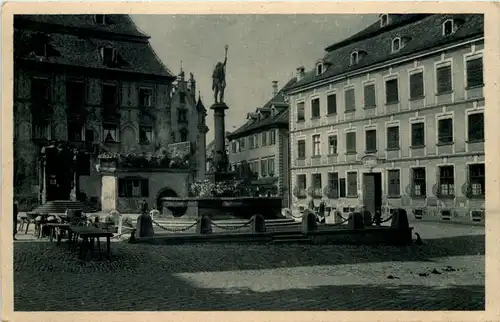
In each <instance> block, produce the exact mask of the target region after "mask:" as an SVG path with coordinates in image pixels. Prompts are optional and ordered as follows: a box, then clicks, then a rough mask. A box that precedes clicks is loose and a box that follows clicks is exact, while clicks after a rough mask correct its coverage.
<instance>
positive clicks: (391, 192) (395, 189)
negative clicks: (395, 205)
mask: <svg viewBox="0 0 500 322" xmlns="http://www.w3.org/2000/svg"><path fill="white" fill-rule="evenodd" d="M400 195H401V189H400V171H399V169H391V170H387V196H388V197H393V198H394V197H399V196H400Z"/></svg>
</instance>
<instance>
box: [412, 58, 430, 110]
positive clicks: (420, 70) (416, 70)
mask: <svg viewBox="0 0 500 322" xmlns="http://www.w3.org/2000/svg"><path fill="white" fill-rule="evenodd" d="M418 73H422V79H423V87H422V88H423V90H424V92H423V96H422V99H423V100H424V104H423V106H426V101H425V99H426V95H425V94H426V90H425V67H424V66H418V67H415V68H412V69H409V70H408V100H409V101H412V100H416V99H415V98H412V97H411V90H410V89H411V80H410V79H411V76H412V75H415V74H418ZM410 108H411V104H410Z"/></svg>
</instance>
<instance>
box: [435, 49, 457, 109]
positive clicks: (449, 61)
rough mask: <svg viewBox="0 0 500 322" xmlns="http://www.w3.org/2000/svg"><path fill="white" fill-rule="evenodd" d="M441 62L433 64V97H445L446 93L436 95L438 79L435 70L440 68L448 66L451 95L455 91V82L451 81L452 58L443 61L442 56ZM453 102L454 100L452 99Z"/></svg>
mask: <svg viewBox="0 0 500 322" xmlns="http://www.w3.org/2000/svg"><path fill="white" fill-rule="evenodd" d="M441 56H442V57H441V60H439V61H437V62H435V63H434V93H435V94H434V95H435V96H439V95H445V94H446V93H438V77H437V70H438V69H439V68H441V67H447V66H450V79H451V93H452V95H453V93H454V90H455V80H454V79H453V58H447V59H444V54H442V55H441ZM453 101H454V99H453Z"/></svg>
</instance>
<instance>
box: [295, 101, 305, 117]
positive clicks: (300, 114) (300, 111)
mask: <svg viewBox="0 0 500 322" xmlns="http://www.w3.org/2000/svg"><path fill="white" fill-rule="evenodd" d="M305 119H306V118H305V108H304V102H301V103H297V122H302V121H304V120H305Z"/></svg>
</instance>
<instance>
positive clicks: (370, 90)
mask: <svg viewBox="0 0 500 322" xmlns="http://www.w3.org/2000/svg"><path fill="white" fill-rule="evenodd" d="M364 99H365V108H370V107H375V106H376V105H377V103H376V101H375V84H370V85H365V87H364Z"/></svg>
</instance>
